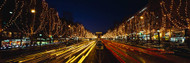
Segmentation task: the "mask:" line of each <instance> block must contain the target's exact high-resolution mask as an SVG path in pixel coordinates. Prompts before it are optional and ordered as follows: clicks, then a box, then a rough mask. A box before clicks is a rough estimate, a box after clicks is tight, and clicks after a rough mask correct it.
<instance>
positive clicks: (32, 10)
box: [30, 9, 36, 46]
mask: <svg viewBox="0 0 190 63" xmlns="http://www.w3.org/2000/svg"><path fill="white" fill-rule="evenodd" d="M30 12H31V13H32V15H33V19H32V22H31V29H30V31H31V44H30V46H31V45H32V44H33V34H34V31H33V30H34V22H35V13H36V10H35V9H31V10H30Z"/></svg>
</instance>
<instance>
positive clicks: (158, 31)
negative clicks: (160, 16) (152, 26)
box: [157, 30, 160, 45]
mask: <svg viewBox="0 0 190 63" xmlns="http://www.w3.org/2000/svg"><path fill="white" fill-rule="evenodd" d="M157 33H158V43H159V45H160V30H157Z"/></svg>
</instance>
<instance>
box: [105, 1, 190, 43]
mask: <svg viewBox="0 0 190 63" xmlns="http://www.w3.org/2000/svg"><path fill="white" fill-rule="evenodd" d="M189 3H190V1H189V0H177V1H176V0H156V1H152V0H149V3H148V4H147V5H146V6H145V7H144V8H143V9H142V10H140V11H139V12H137V13H136V14H134V15H133V16H132V17H130V18H128V19H127V20H123V22H122V23H121V24H120V25H118V26H116V27H115V28H114V29H110V30H108V31H107V33H106V34H104V35H103V37H104V38H116V37H117V36H123V37H126V36H128V37H132V39H133V37H135V39H139V37H140V35H146V36H147V37H149V40H152V38H153V35H154V34H155V33H159V34H158V35H160V37H161V38H160V39H161V40H162V37H164V36H166V35H167V34H168V35H169V37H171V36H172V34H173V33H174V32H175V31H182V33H183V34H184V35H187V34H188V33H187V31H184V30H188V29H190V20H189V19H190V13H189V12H190V4H189ZM185 32H186V33H185ZM184 35H183V36H184ZM141 37H142V36H141ZM163 40H164V39H163Z"/></svg>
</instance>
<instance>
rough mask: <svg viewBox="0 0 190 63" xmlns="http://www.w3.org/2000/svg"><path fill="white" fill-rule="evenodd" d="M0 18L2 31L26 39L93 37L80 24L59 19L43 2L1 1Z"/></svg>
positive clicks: (56, 13)
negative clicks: (38, 37) (10, 32)
mask: <svg viewBox="0 0 190 63" xmlns="http://www.w3.org/2000/svg"><path fill="white" fill-rule="evenodd" d="M0 4H1V5H0V17H1V20H2V22H1V23H2V28H1V30H0V31H1V32H3V31H16V32H21V33H22V34H23V35H24V36H26V37H30V38H33V37H36V36H38V35H39V34H42V35H43V37H55V38H57V37H70V38H71V37H81V38H91V37H94V35H93V34H92V33H91V32H89V31H88V30H86V29H85V28H84V26H83V25H82V24H79V23H73V22H72V20H68V19H67V18H65V16H63V17H62V18H60V17H59V15H58V12H57V11H56V9H54V8H49V7H48V3H46V2H45V0H1V1H0Z"/></svg>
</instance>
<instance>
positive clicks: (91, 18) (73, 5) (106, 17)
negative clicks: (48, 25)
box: [46, 0, 148, 33]
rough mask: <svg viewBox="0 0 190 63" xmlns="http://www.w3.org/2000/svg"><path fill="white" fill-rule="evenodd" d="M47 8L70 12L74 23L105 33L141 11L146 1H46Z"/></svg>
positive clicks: (92, 30)
mask: <svg viewBox="0 0 190 63" xmlns="http://www.w3.org/2000/svg"><path fill="white" fill-rule="evenodd" d="M46 2H48V4H49V7H53V8H55V9H57V11H58V12H59V15H60V17H61V16H63V11H64V12H65V11H67V12H71V13H72V15H73V18H74V21H75V22H79V23H82V24H83V25H84V26H85V28H86V29H88V30H89V31H91V32H104V33H105V32H106V31H107V30H108V29H110V28H111V27H114V24H115V23H117V22H121V21H122V19H123V18H124V17H130V16H132V15H133V14H135V13H136V12H138V11H139V10H140V9H142V8H143V7H144V6H145V5H146V4H147V2H148V0H46Z"/></svg>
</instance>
